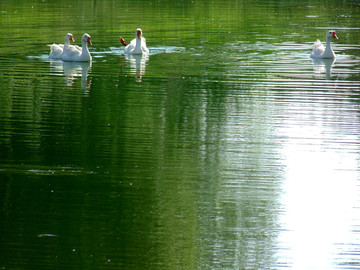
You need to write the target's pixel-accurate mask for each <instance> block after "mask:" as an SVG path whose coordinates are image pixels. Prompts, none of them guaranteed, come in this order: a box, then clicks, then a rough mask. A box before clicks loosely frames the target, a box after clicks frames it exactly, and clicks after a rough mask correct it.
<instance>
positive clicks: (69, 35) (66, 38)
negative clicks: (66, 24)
mask: <svg viewBox="0 0 360 270" xmlns="http://www.w3.org/2000/svg"><path fill="white" fill-rule="evenodd" d="M70 41H72V42H75V39H74V36H73V34H71V33H67V34H66V36H65V43H68V44H69V43H70Z"/></svg>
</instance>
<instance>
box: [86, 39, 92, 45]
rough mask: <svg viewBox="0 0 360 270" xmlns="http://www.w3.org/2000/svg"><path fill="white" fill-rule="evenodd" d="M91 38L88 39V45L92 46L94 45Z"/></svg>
mask: <svg viewBox="0 0 360 270" xmlns="http://www.w3.org/2000/svg"><path fill="white" fill-rule="evenodd" d="M90 39H91V37H88V40H87V43H88V44H89V45H90V46H92V43H91V40H90Z"/></svg>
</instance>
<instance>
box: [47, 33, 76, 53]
mask: <svg viewBox="0 0 360 270" xmlns="http://www.w3.org/2000/svg"><path fill="white" fill-rule="evenodd" d="M70 41H72V42H75V40H74V36H73V34H71V33H67V34H66V36H65V43H64V44H55V43H53V44H52V45H48V46H50V54H49V58H50V59H61V57H62V55H63V52H64V50H66V49H67V48H68V47H69V46H71V45H70Z"/></svg>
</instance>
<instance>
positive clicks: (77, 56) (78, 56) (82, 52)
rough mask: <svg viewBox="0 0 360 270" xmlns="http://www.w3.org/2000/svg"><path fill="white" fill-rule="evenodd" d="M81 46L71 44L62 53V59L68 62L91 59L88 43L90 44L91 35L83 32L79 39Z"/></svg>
mask: <svg viewBox="0 0 360 270" xmlns="http://www.w3.org/2000/svg"><path fill="white" fill-rule="evenodd" d="M81 43H82V47H78V46H72V47H69V48H68V49H67V50H66V51H65V50H64V53H63V55H62V60H63V61H68V62H88V61H91V59H92V57H91V55H90V52H89V48H88V44H89V45H90V46H92V43H91V36H90V35H89V34H84V35H83V37H82V39H81Z"/></svg>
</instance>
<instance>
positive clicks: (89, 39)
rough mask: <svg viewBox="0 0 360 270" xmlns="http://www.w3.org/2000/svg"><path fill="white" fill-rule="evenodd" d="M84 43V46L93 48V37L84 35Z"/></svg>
mask: <svg viewBox="0 0 360 270" xmlns="http://www.w3.org/2000/svg"><path fill="white" fill-rule="evenodd" d="M82 43H83V44H86V43H87V44H89V45H90V46H92V43H91V36H90V35H89V34H86V33H85V34H84V35H83V37H82Z"/></svg>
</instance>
